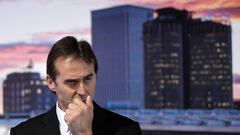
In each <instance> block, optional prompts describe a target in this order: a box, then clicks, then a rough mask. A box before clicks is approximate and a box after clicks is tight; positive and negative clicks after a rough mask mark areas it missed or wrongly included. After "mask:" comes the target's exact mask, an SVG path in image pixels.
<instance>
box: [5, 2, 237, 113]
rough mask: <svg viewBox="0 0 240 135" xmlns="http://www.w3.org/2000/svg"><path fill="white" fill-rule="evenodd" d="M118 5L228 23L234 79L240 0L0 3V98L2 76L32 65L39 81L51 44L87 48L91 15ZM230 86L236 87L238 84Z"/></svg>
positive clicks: (235, 91)
mask: <svg viewBox="0 0 240 135" xmlns="http://www.w3.org/2000/svg"><path fill="white" fill-rule="evenodd" d="M123 4H131V5H136V6H142V7H147V8H152V9H157V8H162V7H169V6H172V7H176V8H178V9H187V10H190V11H193V13H194V16H195V17H203V18H205V19H211V18H212V19H213V18H217V17H219V16H220V17H223V18H227V19H230V20H231V23H232V31H233V33H232V37H233V38H232V43H233V44H232V45H233V73H234V74H236V75H240V62H238V61H239V59H240V0H0V18H1V19H0V20H1V23H0V72H1V74H0V97H1V94H2V93H1V91H2V90H1V87H2V86H1V84H2V81H3V80H4V79H5V77H6V74H7V73H10V72H14V71H24V70H26V69H25V67H26V66H27V64H28V62H29V60H30V59H32V60H33V61H34V69H33V71H38V72H40V73H41V75H42V76H43V77H44V76H45V61H46V56H47V53H48V51H49V48H50V46H51V44H52V43H53V42H54V41H56V40H58V39H59V38H60V37H62V36H65V35H74V36H77V37H78V38H79V39H84V40H87V41H89V42H91V16H90V15H91V11H92V10H97V9H102V8H108V7H112V6H117V5H123ZM236 82H238V83H239V84H240V79H238V81H236ZM238 91H240V85H234V98H235V99H240V92H238ZM0 99H1V100H2V98H0ZM0 104H1V101H0ZM0 108H1V105H0ZM1 111H2V110H1V109H0V112H1Z"/></svg>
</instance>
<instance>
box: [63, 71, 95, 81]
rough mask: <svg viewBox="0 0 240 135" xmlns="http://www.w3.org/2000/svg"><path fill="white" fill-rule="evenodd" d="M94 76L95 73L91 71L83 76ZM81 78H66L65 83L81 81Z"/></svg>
mask: <svg viewBox="0 0 240 135" xmlns="http://www.w3.org/2000/svg"><path fill="white" fill-rule="evenodd" d="M92 76H93V73H90V74H88V75H86V76H84V77H83V78H88V77H92ZM79 80H80V79H66V80H65V81H64V82H65V83H68V82H74V81H79Z"/></svg>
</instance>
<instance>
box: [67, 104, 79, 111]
mask: <svg viewBox="0 0 240 135" xmlns="http://www.w3.org/2000/svg"><path fill="white" fill-rule="evenodd" d="M78 108H79V106H78V105H76V104H74V103H70V104H68V109H71V110H75V109H78Z"/></svg>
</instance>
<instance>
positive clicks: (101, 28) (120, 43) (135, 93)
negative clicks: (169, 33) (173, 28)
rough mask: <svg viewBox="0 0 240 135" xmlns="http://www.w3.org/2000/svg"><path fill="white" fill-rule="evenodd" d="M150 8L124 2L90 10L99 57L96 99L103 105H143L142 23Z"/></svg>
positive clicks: (148, 15) (149, 13)
mask: <svg viewBox="0 0 240 135" xmlns="http://www.w3.org/2000/svg"><path fill="white" fill-rule="evenodd" d="M149 19H152V10H151V9H147V8H142V7H136V6H130V5H124V6H118V7H113V8H108V9H102V10H96V11H92V42H93V43H92V44H93V49H94V51H95V53H96V55H97V58H98V61H99V73H98V75H97V80H98V81H97V88H96V89H97V90H96V96H95V100H96V101H97V102H98V103H99V104H101V105H103V106H108V107H111V106H115V105H120V106H125V107H138V108H139V107H140V108H141V107H143V90H144V83H143V81H144V80H143V58H144V57H143V43H142V28H143V27H142V25H143V23H144V22H145V21H147V20H149Z"/></svg>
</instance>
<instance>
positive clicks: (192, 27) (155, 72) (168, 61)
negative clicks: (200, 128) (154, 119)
mask: <svg viewBox="0 0 240 135" xmlns="http://www.w3.org/2000/svg"><path fill="white" fill-rule="evenodd" d="M157 13H158V17H157V18H156V19H154V20H151V21H148V22H146V23H145V24H144V32H143V35H144V48H145V64H144V65H145V106H146V108H205V109H206V108H229V107H232V100H233V97H232V58H231V57H232V53H231V26H230V25H227V24H221V23H218V22H213V21H201V20H199V19H192V17H191V14H190V13H189V12H188V11H185V10H176V9H173V8H165V9H159V10H157Z"/></svg>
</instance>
